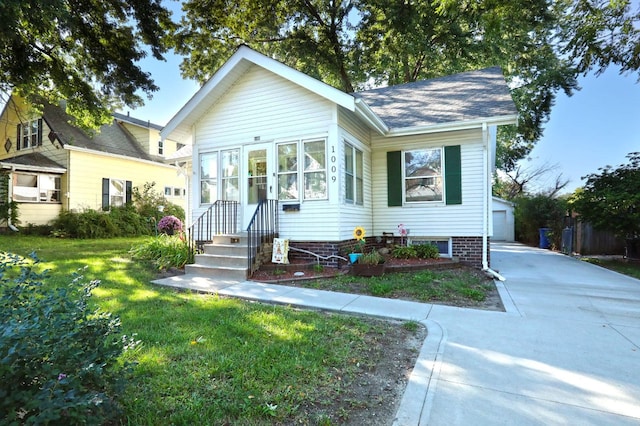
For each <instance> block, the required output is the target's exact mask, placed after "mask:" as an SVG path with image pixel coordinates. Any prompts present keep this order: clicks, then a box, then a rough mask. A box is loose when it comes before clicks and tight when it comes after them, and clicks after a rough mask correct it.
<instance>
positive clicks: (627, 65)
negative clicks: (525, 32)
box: [561, 0, 640, 74]
mask: <svg viewBox="0 0 640 426" xmlns="http://www.w3.org/2000/svg"><path fill="white" fill-rule="evenodd" d="M565 16H566V20H565V22H564V25H563V31H562V37H561V38H562V39H563V40H566V41H567V42H566V44H565V46H564V53H566V54H568V55H569V56H570V58H571V59H572V60H573V61H574V62H575V63H576V66H577V71H578V72H580V73H585V74H586V73H587V72H589V71H591V70H593V69H595V70H596V73H597V74H599V73H602V72H603V71H604V70H605V69H606V68H607V67H608V66H609V65H611V64H615V65H618V66H619V67H620V71H621V72H622V73H625V72H632V71H638V70H640V4H639V3H638V2H637V1H636V2H635V10H633V5H632V2H631V0H615V1H612V0H575V1H573V2H572V4H571V7H570V8H569V10H568V12H567V13H566V15H565Z"/></svg>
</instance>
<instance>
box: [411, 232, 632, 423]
mask: <svg viewBox="0 0 640 426" xmlns="http://www.w3.org/2000/svg"><path fill="white" fill-rule="evenodd" d="M491 265H492V268H493V269H494V270H497V271H499V272H500V274H501V275H503V276H504V277H505V278H506V281H505V282H504V283H502V285H503V286H504V287H503V288H502V289H501V290H502V291H501V293H502V296H503V299H504V302H505V304H506V305H507V307H508V312H507V313H496V312H485V311H478V310H472V309H452V308H450V307H444V306H437V305H436V306H434V307H433V309H432V310H431V312H430V313H429V315H428V321H429V322H430V328H429V331H430V333H431V332H432V331H436V333H435V334H436V335H437V334H438V333H440V334H441V338H440V339H439V341H438V342H435V346H433V345H434V342H431V344H432V346H433V347H434V348H435V349H434V350H435V351H436V353H437V356H436V362H435V363H434V367H433V370H432V375H431V378H430V383H429V391H428V394H427V398H426V404H425V406H424V408H423V411H422V416H421V418H420V424H421V425H426V424H428V425H448V426H449V425H500V424H504V425H599V426H600V425H627V424H628V425H631V424H633V425H638V424H640V281H639V280H635V279H632V278H628V277H625V276H623V275H620V274H617V273H615V272H611V271H608V270H605V269H602V268H600V267H597V266H593V265H590V264H587V263H585V262H581V261H579V260H576V259H573V258H571V257H568V256H564V255H561V254H557V253H553V252H550V251H548V250H541V249H536V248H531V247H526V246H523V245H519V244H510V243H506V244H497V243H494V244H492V251H491Z"/></svg>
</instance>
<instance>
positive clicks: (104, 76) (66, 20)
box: [0, 0, 174, 127]
mask: <svg viewBox="0 0 640 426" xmlns="http://www.w3.org/2000/svg"><path fill="white" fill-rule="evenodd" d="M0 16H2V25H1V26H0V93H1V94H4V96H5V97H6V96H7V95H8V94H9V93H11V92H13V91H15V92H17V93H18V94H19V95H21V96H23V97H25V98H26V99H27V100H28V101H29V102H30V103H31V104H32V105H34V106H35V107H36V108H41V107H42V106H43V105H44V104H45V103H47V102H48V103H54V104H56V103H57V102H58V101H59V100H61V99H65V100H66V101H67V112H68V113H69V114H71V115H72V116H74V117H75V118H77V119H78V123H77V124H79V125H83V126H85V127H97V126H99V125H100V124H102V123H104V122H106V121H107V119H108V118H109V117H110V114H109V106H111V105H113V104H117V103H123V104H125V105H128V106H130V107H135V106H138V105H140V104H142V98H141V97H140V95H139V94H138V93H136V92H137V91H138V90H142V91H143V92H145V93H146V94H147V95H149V96H150V95H151V93H153V92H154V91H156V90H158V87H157V86H156V85H155V84H154V83H153V80H152V79H151V76H150V75H149V73H147V72H144V71H143V70H142V69H141V68H140V67H139V66H138V65H136V62H137V61H139V60H140V59H142V58H143V57H145V56H146V55H147V52H146V51H145V50H144V49H143V46H142V44H145V45H147V46H148V48H149V49H150V52H151V54H152V55H153V56H154V57H155V58H156V59H159V60H161V59H163V56H162V55H163V53H165V52H166V50H167V48H166V46H165V43H164V38H165V31H167V30H171V29H172V28H173V26H174V24H173V23H172V22H171V18H170V12H169V11H168V10H166V9H165V8H164V7H162V5H161V0H129V1H125V0H111V1H108V2H105V1H101V0H84V1H79V0H48V1H25V0H7V1H2V2H0Z"/></svg>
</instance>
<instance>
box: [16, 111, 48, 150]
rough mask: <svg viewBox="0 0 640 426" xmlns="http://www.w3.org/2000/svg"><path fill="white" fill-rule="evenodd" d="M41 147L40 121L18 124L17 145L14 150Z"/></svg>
mask: <svg viewBox="0 0 640 426" xmlns="http://www.w3.org/2000/svg"><path fill="white" fill-rule="evenodd" d="M38 145H42V119H41V118H40V119H37V120H31V121H27V122H26V123H20V124H18V144H17V145H16V149H18V150H20V149H26V148H33V147H36V146H38Z"/></svg>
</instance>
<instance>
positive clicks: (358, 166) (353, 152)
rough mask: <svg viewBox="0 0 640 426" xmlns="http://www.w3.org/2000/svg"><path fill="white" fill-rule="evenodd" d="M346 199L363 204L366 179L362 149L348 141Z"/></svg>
mask: <svg viewBox="0 0 640 426" xmlns="http://www.w3.org/2000/svg"><path fill="white" fill-rule="evenodd" d="M344 165H345V200H346V201H347V202H348V203H355V204H358V205H362V204H363V202H364V179H363V160H362V151H360V150H359V149H356V148H355V147H353V146H351V145H350V144H348V143H345V145H344Z"/></svg>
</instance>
